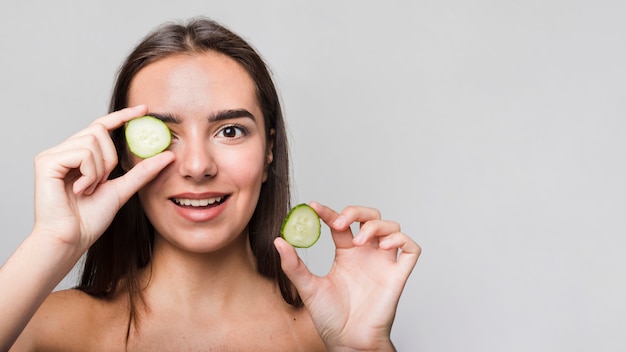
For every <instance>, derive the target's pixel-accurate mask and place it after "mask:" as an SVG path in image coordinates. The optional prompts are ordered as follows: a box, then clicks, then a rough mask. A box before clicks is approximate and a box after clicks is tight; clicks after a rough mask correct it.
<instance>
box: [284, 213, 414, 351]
mask: <svg viewBox="0 0 626 352" xmlns="http://www.w3.org/2000/svg"><path fill="white" fill-rule="evenodd" d="M310 205H311V206H312V207H313V208H314V209H315V211H316V212H317V213H318V214H319V216H320V218H321V219H322V220H323V221H324V222H325V223H326V224H327V225H328V226H329V227H330V229H331V234H332V237H333V241H334V243H335V246H336V252H335V262H334V265H333V266H332V268H331V270H330V272H329V273H328V275H326V276H324V277H320V276H316V275H314V274H312V273H311V272H310V271H309V269H308V268H307V267H306V265H305V264H304V263H303V262H302V260H301V259H300V258H299V257H298V255H297V253H296V251H295V249H294V248H293V247H291V246H290V245H289V244H287V242H285V241H284V240H283V239H282V238H277V239H276V240H275V242H274V243H275V245H276V248H277V249H278V251H279V253H280V256H281V262H282V268H283V270H284V272H285V274H287V276H288V277H289V279H290V280H291V281H292V283H293V284H294V285H295V287H296V288H297V289H298V292H299V293H300V296H301V297H302V299H303V301H304V304H305V306H306V307H307V309H308V310H309V312H310V314H311V318H312V319H313V323H314V324H315V327H316V328H317V331H318V332H319V334H320V336H321V337H322V339H323V340H324V343H325V344H326V346H327V348H328V349H329V350H330V351H344V350H345V351H393V350H394V347H393V344H392V342H391V337H390V333H391V326H392V324H393V320H394V317H395V314H396V309H397V306H398V300H399V299H400V295H401V293H402V290H403V289H404V286H405V284H406V282H407V279H408V277H409V275H410V274H411V272H412V270H413V268H414V267H415V264H416V263H417V259H418V257H419V255H420V253H421V248H420V247H419V245H418V244H417V243H415V242H414V241H413V240H412V239H411V238H410V237H409V236H407V235H406V234H404V233H402V232H401V230H400V225H399V224H397V223H396V222H393V221H388V220H382V219H381V216H380V212H379V211H378V210H376V209H373V208H367V207H358V206H350V207H347V208H345V209H344V210H343V211H342V212H341V213H337V212H335V211H334V210H332V209H330V208H329V207H326V206H323V205H320V204H318V203H315V202H313V203H311V204H310ZM352 223H359V224H360V229H359V231H358V232H357V233H356V234H355V235H353V233H352V231H351V229H350V225H351V224H352Z"/></svg>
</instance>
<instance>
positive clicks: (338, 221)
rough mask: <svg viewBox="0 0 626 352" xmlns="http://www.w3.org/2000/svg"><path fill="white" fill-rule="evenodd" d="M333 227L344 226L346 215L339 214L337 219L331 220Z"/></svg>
mask: <svg viewBox="0 0 626 352" xmlns="http://www.w3.org/2000/svg"><path fill="white" fill-rule="evenodd" d="M333 226H334V227H344V226H346V217H345V216H343V215H339V217H338V218H337V219H335V221H334V222H333Z"/></svg>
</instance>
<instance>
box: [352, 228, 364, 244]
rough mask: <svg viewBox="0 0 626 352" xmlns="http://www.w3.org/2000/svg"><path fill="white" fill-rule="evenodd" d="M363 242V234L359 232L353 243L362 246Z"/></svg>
mask: <svg viewBox="0 0 626 352" xmlns="http://www.w3.org/2000/svg"><path fill="white" fill-rule="evenodd" d="M363 241H365V235H364V234H363V232H361V231H359V232H358V233H357V234H356V236H354V242H356V243H358V244H362V243H363Z"/></svg>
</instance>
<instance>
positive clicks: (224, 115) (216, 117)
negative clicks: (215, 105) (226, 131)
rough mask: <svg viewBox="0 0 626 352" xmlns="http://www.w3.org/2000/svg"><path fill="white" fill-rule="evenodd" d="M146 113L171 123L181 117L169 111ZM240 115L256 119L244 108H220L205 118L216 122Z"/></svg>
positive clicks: (176, 121) (240, 116)
mask: <svg viewBox="0 0 626 352" xmlns="http://www.w3.org/2000/svg"><path fill="white" fill-rule="evenodd" d="M147 115H150V116H153V117H156V118H157V119H159V120H161V121H163V122H165V123H171V124H180V123H181V119H180V118H179V117H177V116H176V115H173V114H169V113H158V112H148V114H147ZM242 117H247V118H250V119H252V120H255V121H256V118H255V117H254V115H253V114H252V113H251V112H250V111H248V110H246V109H229V110H220V111H217V112H215V113H212V114H211V115H209V117H208V118H207V119H208V121H209V122H217V121H222V120H229V119H236V118H242Z"/></svg>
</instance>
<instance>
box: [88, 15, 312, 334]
mask: <svg viewBox="0 0 626 352" xmlns="http://www.w3.org/2000/svg"><path fill="white" fill-rule="evenodd" d="M207 51H215V52H219V53H222V54H225V55H227V56H229V57H231V58H232V59H234V60H235V61H237V62H238V63H239V64H240V65H241V66H243V67H244V68H245V69H246V71H247V72H248V74H249V75H250V77H251V78H252V80H253V82H254V84H255V86H256V93H257V98H258V101H259V105H260V107H261V110H262V112H263V117H264V121H265V128H266V131H265V133H266V136H267V138H268V142H269V139H270V138H272V136H271V135H270V130H273V131H274V134H273V141H274V142H273V143H268V145H273V147H272V148H273V149H272V153H273V161H272V163H271V164H269V168H268V177H267V180H266V181H265V182H264V183H263V185H262V188H261V193H260V196H259V201H258V203H257V206H256V209H255V211H254V214H253V215H252V218H251V219H250V222H249V224H248V236H249V241H250V245H251V248H252V252H253V253H254V256H255V257H256V260H257V267H258V271H259V272H260V273H261V274H262V275H264V276H266V277H269V278H271V279H273V280H275V281H276V282H277V284H278V286H279V288H280V291H281V293H282V296H283V298H284V299H285V301H286V302H288V303H289V304H292V305H294V306H301V305H302V301H301V299H300V297H299V295H298V293H297V292H296V291H295V289H294V288H293V286H292V285H291V283H290V282H289V280H288V279H287V277H286V275H285V274H284V273H283V271H282V269H281V267H280V257H279V255H278V252H277V251H276V249H275V248H274V245H273V240H274V238H275V237H276V236H278V234H279V231H280V225H281V221H282V219H283V218H284V217H285V216H286V214H287V211H288V210H289V207H290V193H289V161H288V145H287V136H286V132H285V125H284V120H283V114H282V109H281V106H280V101H279V98H278V94H277V92H276V88H275V86H274V83H273V81H272V78H271V75H270V72H269V69H268V68H267V66H266V64H265V63H264V61H263V59H262V58H261V57H260V56H259V54H258V53H257V52H256V51H255V50H254V49H253V48H252V47H251V46H250V45H249V44H248V43H247V42H246V41H245V40H243V39H242V38H241V37H239V36H237V35H236V34H234V33H233V32H231V31H230V30H228V29H227V28H225V27H224V26H222V25H220V24H218V23H216V22H215V21H212V20H209V19H206V18H194V19H192V20H190V21H189V22H187V24H179V23H167V24H164V25H162V26H160V27H158V28H157V29H156V30H154V31H153V32H152V33H150V34H149V35H148V36H146V37H145V38H144V39H143V40H142V41H141V42H140V43H139V44H138V45H137V46H136V47H135V49H134V50H133V51H132V52H131V53H130V55H129V56H128V58H127V59H126V61H125V62H124V63H123V65H122V66H121V68H120V70H119V72H118V76H117V80H116V83H115V86H114V89H113V93H112V97H111V103H110V106H109V111H110V112H113V111H117V110H119V109H122V108H124V107H126V106H127V101H128V91H129V87H130V84H131V81H132V79H133V78H134V77H135V75H136V74H137V72H139V70H141V69H142V68H143V67H145V66H147V65H149V64H151V63H153V62H155V61H157V60H160V59H163V58H165V57H168V56H171V55H180V54H189V55H193V54H198V53H202V52H207ZM111 137H112V139H113V141H114V143H115V146H116V148H117V153H118V160H120V161H121V160H124V158H126V157H127V151H126V143H125V141H124V131H123V129H122V128H119V129H117V130H115V131H113V132H112V133H111ZM121 164H122V163H121V162H120V164H119V165H117V166H116V168H115V170H114V171H113V172H112V174H111V178H115V177H119V176H120V175H122V174H124V171H123V170H122V167H121ZM153 241H154V229H153V227H152V225H151V224H150V221H149V220H148V219H147V218H146V216H145V214H144V212H143V209H142V206H141V204H140V202H139V199H138V196H137V195H136V194H135V195H134V196H133V197H132V198H131V199H130V200H129V201H128V202H127V203H126V204H125V205H124V206H123V207H122V208H121V209H120V211H119V212H118V213H117V215H116V217H115V219H114V220H113V222H112V223H111V225H110V226H109V227H108V229H107V230H106V231H105V232H104V234H103V235H102V236H101V237H100V238H99V239H98V240H97V241H96V242H95V243H94V244H93V245H92V246H91V248H90V249H89V250H88V252H87V255H86V257H85V261H84V267H83V272H82V277H81V280H80V283H79V285H78V286H77V288H78V289H79V290H82V291H84V292H86V293H88V294H91V295H94V296H98V297H110V296H111V295H112V294H113V293H115V292H116V290H117V289H118V288H120V287H121V286H120V285H122V283H123V286H124V289H125V290H126V291H127V293H128V295H129V298H130V319H129V324H130V322H131V321H134V322H135V323H136V322H137V320H136V317H137V314H136V313H137V311H136V309H137V308H136V307H137V305H136V302H137V301H136V300H137V299H140V300H142V294H141V290H142V287H141V286H140V283H139V275H138V274H139V271H140V270H141V269H142V268H144V267H146V266H147V265H148V264H149V263H150V258H151V253H152V244H153ZM129 328H130V325H129Z"/></svg>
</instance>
